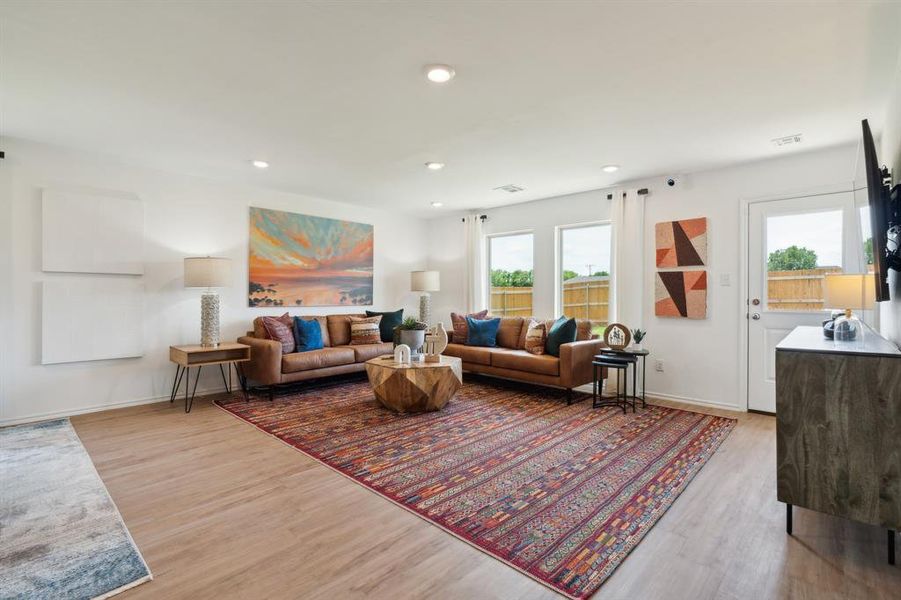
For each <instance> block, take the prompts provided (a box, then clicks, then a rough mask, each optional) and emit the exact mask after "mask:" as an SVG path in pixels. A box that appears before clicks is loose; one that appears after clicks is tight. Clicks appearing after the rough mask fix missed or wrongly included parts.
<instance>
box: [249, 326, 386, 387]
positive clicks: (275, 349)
mask: <svg viewBox="0 0 901 600" xmlns="http://www.w3.org/2000/svg"><path fill="white" fill-rule="evenodd" d="M352 316H353V317H363V316H365V315H327V316H308V317H302V318H304V319H315V320H317V321H319V326H320V327H321V328H322V342H323V346H324V347H323V348H322V349H320V350H309V351H307V352H291V353H288V354H282V345H281V343H280V342H278V341H276V340H270V339H265V335H264V334H263V331H264V329H263V328H262V324H261V323H260V318H259V317H257V318H256V319H254V330H253V331H248V332H247V335H246V336H242V337H240V338H238V342H240V343H242V344H247V345H248V346H250V347H251V351H250V361H248V362H246V363H244V365H243V371H244V376H245V377H247V378H248V379H249V380H250V382H251V383H252V384H255V385H262V386H274V385H279V384H283V383H291V382H295V381H304V380H306V379H316V378H320V377H328V376H331V375H341V374H344V373H354V372H357V371H364V370H365V366H364V364H363V363H365V362H366V361H367V360H369V359H370V358H375V357H376V356H381V355H383V354H391V353H392V352H393V351H394V347H393V344H391V343H390V342H387V343H378V344H363V345H357V346H351V345H350V318H349V317H352Z"/></svg>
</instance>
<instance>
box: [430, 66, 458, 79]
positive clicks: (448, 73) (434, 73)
mask: <svg viewBox="0 0 901 600" xmlns="http://www.w3.org/2000/svg"><path fill="white" fill-rule="evenodd" d="M456 74H457V73H456V72H455V71H454V69H453V67H450V66H448V65H426V66H425V76H426V77H427V78H428V79H429V81H431V82H432V83H447V82H448V81H450V80H451V79H453V78H454V75H456Z"/></svg>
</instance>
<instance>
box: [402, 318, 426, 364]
mask: <svg viewBox="0 0 901 600" xmlns="http://www.w3.org/2000/svg"><path fill="white" fill-rule="evenodd" d="M428 328H429V326H428V325H426V324H425V323H423V322H422V321H417V320H416V319H414V318H413V317H407V318H406V319H404V321H403V323H401V324H400V325H398V326H397V329H396V330H395V333H396V335H395V341H396V342H397V343H398V344H406V345H407V346H409V347H410V356H413V357H417V356H419V351H420V349H421V348H422V345H423V344H424V343H425V332H426V329H428Z"/></svg>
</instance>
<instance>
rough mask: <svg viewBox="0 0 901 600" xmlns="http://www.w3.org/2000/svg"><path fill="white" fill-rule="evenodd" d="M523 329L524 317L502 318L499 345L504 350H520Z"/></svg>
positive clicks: (498, 338) (498, 330)
mask: <svg viewBox="0 0 901 600" xmlns="http://www.w3.org/2000/svg"><path fill="white" fill-rule="evenodd" d="M522 327H523V318H522V317H501V324H500V327H498V328H497V345H498V346H500V347H502V348H519V336H520V333H522Z"/></svg>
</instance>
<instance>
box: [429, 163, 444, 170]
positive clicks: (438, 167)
mask: <svg viewBox="0 0 901 600" xmlns="http://www.w3.org/2000/svg"><path fill="white" fill-rule="evenodd" d="M425 167H426V169H428V170H430V171H440V170H441V169H443V168H444V163H442V162H427V163H426V164H425Z"/></svg>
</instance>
